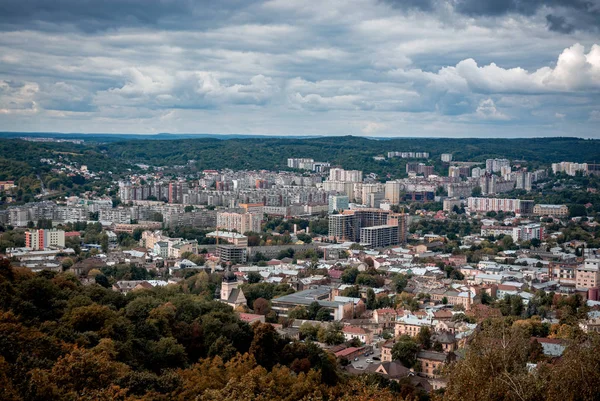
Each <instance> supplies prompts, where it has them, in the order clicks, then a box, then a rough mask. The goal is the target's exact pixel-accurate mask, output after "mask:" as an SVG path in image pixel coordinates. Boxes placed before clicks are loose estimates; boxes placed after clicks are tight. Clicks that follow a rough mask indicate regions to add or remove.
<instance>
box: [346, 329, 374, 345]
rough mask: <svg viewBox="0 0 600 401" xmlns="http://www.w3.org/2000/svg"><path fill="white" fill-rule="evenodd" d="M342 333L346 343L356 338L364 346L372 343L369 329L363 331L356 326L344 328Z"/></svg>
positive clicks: (371, 334)
mask: <svg viewBox="0 0 600 401" xmlns="http://www.w3.org/2000/svg"><path fill="white" fill-rule="evenodd" d="M342 332H343V333H344V338H345V339H346V341H351V340H353V339H355V338H358V339H359V340H360V342H362V343H364V344H370V343H372V342H373V333H372V332H371V330H369V329H365V328H362V327H358V326H344V328H343V330H342Z"/></svg>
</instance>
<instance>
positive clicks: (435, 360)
mask: <svg viewBox="0 0 600 401" xmlns="http://www.w3.org/2000/svg"><path fill="white" fill-rule="evenodd" d="M417 362H418V363H419V364H420V365H421V369H420V373H421V374H422V375H424V376H425V377H429V378H435V377H438V376H440V374H441V369H442V368H443V367H444V365H445V364H446V362H448V355H446V354H445V353H443V352H435V351H419V352H418V353H417Z"/></svg>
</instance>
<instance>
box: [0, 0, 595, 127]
mask: <svg viewBox="0 0 600 401" xmlns="http://www.w3.org/2000/svg"><path fill="white" fill-rule="evenodd" d="M586 1H587V0H586ZM571 3H573V4H574V5H573V4H571ZM575 3H577V4H575ZM56 4H59V5H60V6H57V5H56ZM588 8H589V10H588V11H589V12H588V13H587V14H589V15H585V16H583V15H579V14H577V13H578V12H580V11H581V10H583V8H582V6H581V2H579V1H573V2H567V1H562V0H547V1H542V0H533V1H532V2H525V1H516V0H515V1H513V0H503V1H500V2H498V1H494V2H492V1H489V0H482V1H477V2H475V1H471V0H423V1H421V0H343V1H328V2H321V3H310V2H306V1H302V0H266V1H260V0H249V1H242V0H224V1H220V2H211V1H208V0H202V1H192V0H147V1H143V2H142V0H122V1H121V0H119V1H117V0H107V1H104V2H100V1H92V0H77V1H75V0H61V1H60V2H59V3H56V2H47V1H42V0H21V1H19V2H17V1H15V0H6V1H4V2H0V32H2V34H0V82H2V86H1V87H0V109H1V110H2V115H1V116H0V125H2V127H3V128H4V129H18V130H53V131H108V132H113V131H114V132H119V130H122V131H126V132H132V131H133V132H142V131H144V130H149V131H151V132H161V131H162V132H165V131H171V132H177V131H179V132H182V131H184V132H211V131H212V132H235V133H240V132H252V133H278V134H285V133H296V134H306V133H309V134H317V133H318V134H342V133H348V132H351V133H356V134H361V133H363V134H368V135H380V136H383V135H389V134H391V133H394V134H397V135H403V134H406V135H415V136H418V135H461V136H462V135H477V134H481V135H486V134H488V133H494V134H496V135H510V134H511V133H513V132H518V133H519V134H523V133H527V134H529V135H537V134H540V135H541V134H544V135H546V134H548V135H554V134H558V135H560V134H564V126H565V124H566V122H568V123H573V124H578V126H577V127H578V128H577V130H572V132H573V133H574V135H575V134H581V135H587V134H588V133H591V134H590V135H592V136H594V135H595V136H598V133H597V129H594V128H595V125H594V122H593V121H592V116H594V114H593V112H594V111H596V110H597V109H598V106H597V105H598V104H600V85H599V76H598V66H599V64H600V62H599V61H598V60H599V58H600V57H599V55H600V50H599V47H598V45H594V43H595V42H596V43H597V42H598V41H597V38H598V36H597V34H596V31H594V28H593V27H594V26H595V25H594V21H593V18H594V15H595V13H597V8H594V6H593V5H592V3H591V2H589V4H588ZM115 9H118V12H115ZM548 29H551V30H552V31H553V32H556V33H548V32H547V31H548ZM559 31H560V32H559ZM574 44H575V45H574ZM557 56H558V57H557ZM557 113H558V114H565V115H568V119H567V121H566V122H565V124H561V125H562V126H563V131H561V132H556V133H554V132H551V131H549V130H548V129H547V125H548V121H553V122H554V123H556V122H557V120H556V115H557ZM32 116H35V118H31V117H32ZM475 126H477V127H476V128H475ZM494 126H498V127H502V128H493V127H494ZM508 126H510V127H511V129H504V127H508Z"/></svg>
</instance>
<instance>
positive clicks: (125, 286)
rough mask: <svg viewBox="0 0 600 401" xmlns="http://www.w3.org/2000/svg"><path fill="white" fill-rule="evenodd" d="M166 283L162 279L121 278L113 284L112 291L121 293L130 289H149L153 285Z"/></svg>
mask: <svg viewBox="0 0 600 401" xmlns="http://www.w3.org/2000/svg"><path fill="white" fill-rule="evenodd" d="M167 284H168V283H167V282H166V281H163V280H121V281H117V282H116V283H115V284H113V286H112V289H113V291H116V292H120V293H121V294H123V295H126V294H127V293H129V292H131V291H139V290H151V289H152V288H154V287H163V286H165V285H167Z"/></svg>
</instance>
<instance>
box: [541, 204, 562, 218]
mask: <svg viewBox="0 0 600 401" xmlns="http://www.w3.org/2000/svg"><path fill="white" fill-rule="evenodd" d="M533 214H534V215H536V216H553V217H567V216H568V215H569V208H568V207H567V205H547V204H538V205H535V206H534V207H533Z"/></svg>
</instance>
